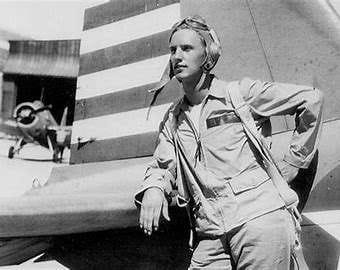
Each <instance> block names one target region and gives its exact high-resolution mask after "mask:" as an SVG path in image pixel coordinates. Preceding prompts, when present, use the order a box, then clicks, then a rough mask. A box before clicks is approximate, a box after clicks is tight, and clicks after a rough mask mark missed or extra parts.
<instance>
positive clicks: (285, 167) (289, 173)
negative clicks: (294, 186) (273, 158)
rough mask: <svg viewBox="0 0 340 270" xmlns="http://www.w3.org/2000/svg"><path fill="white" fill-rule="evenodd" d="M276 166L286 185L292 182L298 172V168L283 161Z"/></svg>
mask: <svg viewBox="0 0 340 270" xmlns="http://www.w3.org/2000/svg"><path fill="white" fill-rule="evenodd" d="M278 165H279V168H280V171H281V174H282V176H283V179H285V180H286V181H287V183H288V184H289V183H290V182H291V181H293V180H294V178H295V177H296V176H297V174H298V172H299V168H298V167H295V166H293V165H291V164H290V163H288V162H286V161H284V160H281V161H280V162H279V164H278Z"/></svg>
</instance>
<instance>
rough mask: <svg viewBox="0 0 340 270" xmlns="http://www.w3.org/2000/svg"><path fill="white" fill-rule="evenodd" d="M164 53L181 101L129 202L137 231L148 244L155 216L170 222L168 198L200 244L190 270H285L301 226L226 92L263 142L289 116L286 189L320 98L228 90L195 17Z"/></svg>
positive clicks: (271, 85) (310, 144) (309, 143)
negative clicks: (135, 207) (136, 212)
mask: <svg viewBox="0 0 340 270" xmlns="http://www.w3.org/2000/svg"><path fill="white" fill-rule="evenodd" d="M169 49H170V65H169V67H168V69H167V73H166V74H165V75H166V76H165V77H168V78H167V79H165V80H164V78H165V77H164V76H163V79H162V85H164V84H165V83H166V82H167V81H168V80H169V79H171V78H172V77H175V78H176V79H177V80H178V81H179V83H180V85H181V87H182V90H183V93H184V95H183V97H180V98H179V100H178V101H176V102H174V103H173V104H172V106H171V107H170V109H169V110H168V111H167V113H166V114H165V116H164V120H163V122H162V123H161V125H160V130H159V136H158V141H157V146H156V149H155V152H154V158H153V161H152V162H151V163H150V164H149V166H148V168H147V170H146V173H145V178H144V181H143V183H142V188H141V189H140V191H139V192H138V193H137V194H136V196H135V199H136V202H137V204H139V206H140V217H139V224H140V227H141V228H142V230H143V231H144V232H145V233H146V234H148V235H151V234H152V232H153V231H157V230H158V228H159V220H160V217H161V216H163V217H164V218H165V219H167V220H169V215H168V202H169V200H170V198H171V196H173V194H178V196H177V202H178V204H179V206H185V207H187V210H188V213H189V217H190V220H191V222H192V225H193V227H194V231H195V234H196V237H195V242H194V245H193V247H194V250H193V254H192V259H191V264H190V268H189V269H256V270H258V269H261V270H265V269H268V270H273V269H289V267H290V263H291V254H292V252H293V251H292V250H293V248H294V240H296V235H295V234H296V226H298V225H297V224H296V223H295V224H294V219H293V218H292V214H291V213H290V211H288V208H287V207H286V205H285V202H284V200H283V199H282V197H281V196H280V195H281V194H280V190H278V187H277V186H276V185H275V183H274V181H273V179H272V178H273V177H271V174H270V173H269V170H268V167H266V166H265V165H264V162H263V158H262V156H261V153H259V151H258V150H257V148H256V147H255V143H254V142H253V141H252V140H250V137H249V136H248V133H247V132H246V130H245V126H244V125H243V123H242V120H241V117H240V115H239V114H238V113H237V110H236V107H235V106H234V105H235V104H233V102H232V99H231V97H230V95H229V94H228V91H230V90H229V88H231V87H237V91H239V92H238V93H239V95H240V96H242V99H243V100H244V101H245V103H243V105H242V106H243V107H246V108H249V110H250V112H251V116H252V117H253V119H254V122H255V121H256V123H257V124H259V125H262V128H263V129H266V130H267V133H268V132H269V133H270V128H268V120H269V118H270V117H271V116H274V115H287V114H290V115H293V114H295V120H296V121H295V122H296V127H295V130H294V132H293V134H292V138H291V141H290V145H289V147H287V153H285V156H284V159H283V160H281V161H280V162H279V167H280V171H281V174H282V176H283V179H284V180H285V181H287V182H288V183H289V182H290V181H291V180H292V179H294V177H295V176H296V175H297V173H298V170H299V168H307V167H308V166H309V164H310V162H311V160H312V158H313V156H314V154H315V152H316V149H317V144H318V141H319V137H320V130H321V109H322V103H323V97H322V94H321V92H320V91H319V90H317V89H315V88H313V87H308V86H301V85H294V84H283V83H276V82H262V81H260V80H252V79H249V78H244V79H241V80H239V81H237V82H233V83H230V84H229V83H226V82H224V81H222V80H220V79H218V78H217V77H216V76H215V75H213V74H212V73H211V70H212V69H213V67H214V66H215V64H216V62H217V61H218V58H219V56H220V54H221V46H220V42H219V40H218V37H217V35H216V33H215V31H214V30H213V29H212V28H211V27H210V26H209V25H207V23H206V22H205V20H204V19H203V18H201V17H200V16H192V17H186V18H185V19H183V20H181V21H179V22H178V23H176V24H175V25H174V26H173V27H172V29H171V34H170V38H169ZM230 68H232V67H230ZM238 109H239V108H238ZM265 126H266V128H265ZM285 183H286V182H285ZM175 190H177V192H174V191H175Z"/></svg>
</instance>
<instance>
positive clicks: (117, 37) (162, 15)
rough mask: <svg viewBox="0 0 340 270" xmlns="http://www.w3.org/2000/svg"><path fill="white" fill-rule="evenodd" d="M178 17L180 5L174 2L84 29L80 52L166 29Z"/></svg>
mask: <svg viewBox="0 0 340 270" xmlns="http://www.w3.org/2000/svg"><path fill="white" fill-rule="evenodd" d="M179 18H180V5H179V3H176V4H172V5H168V6H166V7H163V8H158V9H155V10H152V11H150V12H146V13H143V14H141V15H137V16H133V17H130V18H127V19H124V20H120V21H117V22H114V23H111V24H106V25H103V26H100V27H97V28H93V29H89V30H86V31H84V32H83V33H82V37H81V44H80V54H84V53H88V52H91V51H95V50H99V49H103V48H106V47H109V46H114V45H117V44H120V43H124V42H127V41H130V40H134V39H138V38H142V37H145V36H149V35H152V34H156V33H159V32H162V31H165V30H168V29H170V28H171V26H172V25H173V24H174V23H175V22H176V21H178V20H179Z"/></svg>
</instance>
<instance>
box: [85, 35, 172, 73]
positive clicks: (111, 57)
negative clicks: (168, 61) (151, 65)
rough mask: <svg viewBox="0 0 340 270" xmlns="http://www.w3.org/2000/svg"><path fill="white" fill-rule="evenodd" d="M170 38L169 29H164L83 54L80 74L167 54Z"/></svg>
mask: <svg viewBox="0 0 340 270" xmlns="http://www.w3.org/2000/svg"><path fill="white" fill-rule="evenodd" d="M168 38H169V31H164V32H161V33H157V34H154V35H151V36H147V37H143V38H140V39H136V40H132V41H128V42H125V43H122V44H119V45H116V46H112V47H108V48H104V49H101V50H97V51H94V52H90V53H86V54H83V55H81V57H80V69H79V76H81V75H85V74H89V73H93V72H97V71H101V70H105V69H109V68H114V67H118V66H122V65H127V64H131V63H134V62H138V61H142V60H145V59H148V58H152V57H157V56H161V55H164V54H167V53H168V52H169V49H168Z"/></svg>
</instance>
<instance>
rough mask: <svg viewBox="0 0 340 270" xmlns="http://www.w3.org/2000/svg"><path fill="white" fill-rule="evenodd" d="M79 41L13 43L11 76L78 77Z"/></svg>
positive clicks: (8, 70) (6, 70)
mask: <svg viewBox="0 0 340 270" xmlns="http://www.w3.org/2000/svg"><path fill="white" fill-rule="evenodd" d="M79 47H80V40H78V39H75V40H48V41H45V40H43V41H42V40H20V41H10V49H9V56H8V60H7V62H6V63H5V67H4V70H3V72H4V73H8V74H23V75H39V76H54V77H69V78H76V77H77V76H78V71H79Z"/></svg>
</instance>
